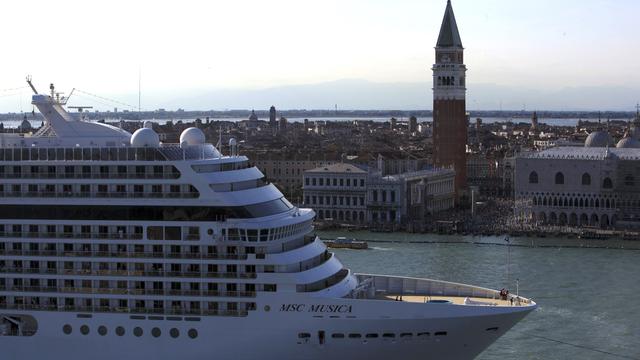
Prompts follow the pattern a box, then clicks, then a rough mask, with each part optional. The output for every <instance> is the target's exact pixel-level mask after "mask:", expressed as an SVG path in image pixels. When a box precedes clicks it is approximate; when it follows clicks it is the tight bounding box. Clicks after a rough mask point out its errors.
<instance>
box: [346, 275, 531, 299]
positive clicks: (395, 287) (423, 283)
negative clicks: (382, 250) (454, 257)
mask: <svg viewBox="0 0 640 360" xmlns="http://www.w3.org/2000/svg"><path fill="white" fill-rule="evenodd" d="M357 276H358V280H359V283H360V286H359V287H358V289H356V296H358V297H363V298H368V299H375V300H386V301H404V302H410V303H431V304H453V305H465V306H499V307H513V306H520V307H527V306H535V303H534V302H533V301H531V300H530V299H527V298H524V297H521V296H516V295H513V294H501V292H500V291H497V290H492V289H487V288H482V287H478V286H472V285H465V284H457V283H451V282H446V281H438V280H430V279H417V278H406V277H394V276H379V275H364V274H358V275H357Z"/></svg>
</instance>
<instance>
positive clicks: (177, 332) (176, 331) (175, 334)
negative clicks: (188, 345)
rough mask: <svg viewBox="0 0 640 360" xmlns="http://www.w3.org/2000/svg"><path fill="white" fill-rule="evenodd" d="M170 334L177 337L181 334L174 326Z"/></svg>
mask: <svg viewBox="0 0 640 360" xmlns="http://www.w3.org/2000/svg"><path fill="white" fill-rule="evenodd" d="M169 335H171V337H172V338H174V339H175V338H177V337H178V336H180V330H178V329H176V328H173V329H171V330H169Z"/></svg>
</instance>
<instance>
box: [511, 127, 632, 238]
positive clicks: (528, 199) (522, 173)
mask: <svg viewBox="0 0 640 360" xmlns="http://www.w3.org/2000/svg"><path fill="white" fill-rule="evenodd" d="M611 144H613V141H612V139H611V137H610V136H609V134H607V133H606V132H604V131H595V132H593V133H592V134H590V135H589V137H588V138H587V140H586V142H585V147H557V148H552V149H548V150H544V151H540V152H536V153H528V154H521V155H519V156H518V158H517V159H516V170H515V199H516V214H517V215H520V216H522V217H523V218H526V219H528V220H530V221H532V222H533V223H538V224H555V225H572V226H592V227H602V228H609V227H629V226H638V225H640V142H639V141H638V139H637V138H635V137H634V136H633V131H630V132H628V133H627V135H625V137H624V138H623V139H621V140H620V141H619V142H618V144H617V146H616V147H610V146H611Z"/></svg>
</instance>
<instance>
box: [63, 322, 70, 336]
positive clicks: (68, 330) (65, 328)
mask: <svg viewBox="0 0 640 360" xmlns="http://www.w3.org/2000/svg"><path fill="white" fill-rule="evenodd" d="M71 331H72V329H71V325H69V324H66V325H65V326H63V327H62V332H63V333H65V334H67V335H69V334H71Z"/></svg>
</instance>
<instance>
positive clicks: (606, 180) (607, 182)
mask: <svg viewBox="0 0 640 360" xmlns="http://www.w3.org/2000/svg"><path fill="white" fill-rule="evenodd" d="M602 187H603V188H604V189H613V181H611V179H610V178H604V181H602Z"/></svg>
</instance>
